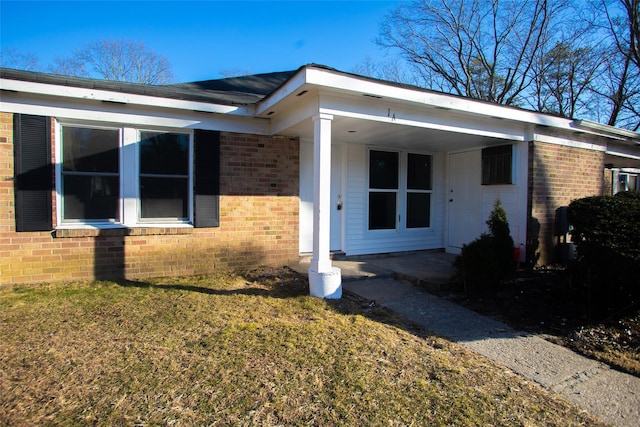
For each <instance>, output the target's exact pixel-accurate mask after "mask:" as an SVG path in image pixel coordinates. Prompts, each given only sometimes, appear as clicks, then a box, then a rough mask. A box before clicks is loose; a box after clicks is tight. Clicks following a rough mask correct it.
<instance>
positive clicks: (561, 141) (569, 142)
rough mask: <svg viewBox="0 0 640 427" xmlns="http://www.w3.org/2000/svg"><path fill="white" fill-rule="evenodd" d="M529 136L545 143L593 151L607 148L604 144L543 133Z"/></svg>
mask: <svg viewBox="0 0 640 427" xmlns="http://www.w3.org/2000/svg"><path fill="white" fill-rule="evenodd" d="M531 138H532V139H533V141H536V142H545V143H547V144H555V145H564V146H566V147H573V148H584V149H586V150H593V151H605V150H606V149H607V147H606V145H605V144H592V143H589V142H582V141H576V140H573V139H569V138H559V137H557V136H550V135H543V134H539V133H534V134H533V135H532V136H531Z"/></svg>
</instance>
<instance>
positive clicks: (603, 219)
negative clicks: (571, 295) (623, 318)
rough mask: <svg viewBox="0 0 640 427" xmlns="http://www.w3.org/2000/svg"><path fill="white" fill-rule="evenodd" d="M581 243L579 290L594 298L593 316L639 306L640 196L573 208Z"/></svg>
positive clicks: (589, 201)
mask: <svg viewBox="0 0 640 427" xmlns="http://www.w3.org/2000/svg"><path fill="white" fill-rule="evenodd" d="M568 219H569V223H570V224H571V225H572V226H573V230H572V231H571V238H572V241H573V242H574V243H575V244H576V252H577V262H576V263H575V276H576V278H577V279H578V281H579V283H577V286H578V287H580V288H581V289H583V290H584V291H585V292H586V293H587V295H588V301H589V302H590V303H589V314H591V315H600V314H605V313H607V312H612V311H615V310H618V309H620V308H622V307H624V306H625V305H629V304H633V302H634V301H637V300H638V297H639V296H640V193H638V192H623V193H618V194H616V195H615V196H594V197H585V198H583V199H578V200H574V201H573V202H571V204H570V205H569V210H568Z"/></svg>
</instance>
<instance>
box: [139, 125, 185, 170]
mask: <svg viewBox="0 0 640 427" xmlns="http://www.w3.org/2000/svg"><path fill="white" fill-rule="evenodd" d="M140 139H141V140H140V172H141V173H143V174H161V175H187V174H188V173H189V135H186V134H181V133H159V132H140Z"/></svg>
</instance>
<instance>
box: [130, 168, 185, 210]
mask: <svg viewBox="0 0 640 427" xmlns="http://www.w3.org/2000/svg"><path fill="white" fill-rule="evenodd" d="M188 183H189V180H188V179H187V178H147V177H141V178H140V205H141V209H142V218H186V217H187V215H188V214H187V201H188V197H187V194H188V188H187V187H188Z"/></svg>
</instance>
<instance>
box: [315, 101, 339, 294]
mask: <svg viewBox="0 0 640 427" xmlns="http://www.w3.org/2000/svg"><path fill="white" fill-rule="evenodd" d="M332 120H333V116H332V115H330V114H316V115H315V116H313V129H314V134H313V256H312V258H311V268H310V269H309V291H310V293H311V295H312V296H317V297H321V298H340V297H342V280H341V274H340V269H339V268H337V267H333V266H332V265H331V257H330V240H331V230H330V227H331V208H332V206H331V121H332Z"/></svg>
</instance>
